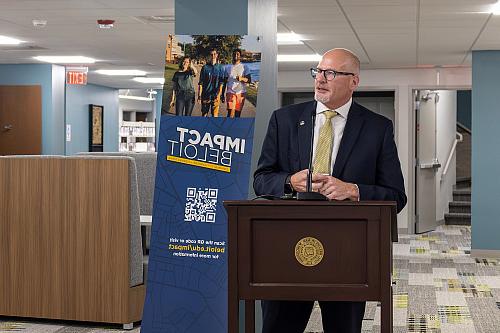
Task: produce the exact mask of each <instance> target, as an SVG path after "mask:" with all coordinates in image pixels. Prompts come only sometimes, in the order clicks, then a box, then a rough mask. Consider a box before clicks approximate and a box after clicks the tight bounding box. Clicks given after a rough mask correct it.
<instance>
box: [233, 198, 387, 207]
mask: <svg viewBox="0 0 500 333" xmlns="http://www.w3.org/2000/svg"><path fill="white" fill-rule="evenodd" d="M224 206H394V207H395V206H396V201H347V200H345V201H335V200H332V201H299V200H260V199H259V200H225V201H224Z"/></svg>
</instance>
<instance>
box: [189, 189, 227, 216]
mask: <svg viewBox="0 0 500 333" xmlns="http://www.w3.org/2000/svg"><path fill="white" fill-rule="evenodd" d="M218 193H219V190H218V189H214V188H205V189H201V188H198V189H197V188H195V187H188V189H187V193H186V210H185V212H184V221H186V222H210V223H214V222H215V210H216V209H217V194H218Z"/></svg>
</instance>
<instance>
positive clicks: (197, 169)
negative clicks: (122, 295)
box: [141, 115, 254, 333]
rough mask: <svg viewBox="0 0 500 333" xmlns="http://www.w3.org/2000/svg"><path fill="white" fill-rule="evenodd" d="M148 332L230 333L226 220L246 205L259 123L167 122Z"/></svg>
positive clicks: (160, 162)
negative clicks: (234, 206)
mask: <svg viewBox="0 0 500 333" xmlns="http://www.w3.org/2000/svg"><path fill="white" fill-rule="evenodd" d="M160 128H161V132H160V137H159V140H160V141H159V144H158V148H159V152H158V163H157V170H156V186H155V195H154V213H153V226H152V236H151V249H150V256H149V272H148V280H147V293H146V303H145V305H144V315H143V320H142V327H141V332H143V333H153V332H154V333H160V332H161V333H170V332H172V333H174V332H175V333H183V332H190V333H198V332H207V333H223V332H227V245H228V244H227V214H226V211H225V210H224V207H223V204H222V203H223V201H224V200H239V199H246V198H247V196H248V181H249V177H250V163H251V156H252V141H253V132H254V119H253V118H240V119H234V118H205V117H175V116H168V115H164V116H162V119H161V127H160Z"/></svg>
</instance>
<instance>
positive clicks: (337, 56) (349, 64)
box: [323, 48, 360, 74]
mask: <svg viewBox="0 0 500 333" xmlns="http://www.w3.org/2000/svg"><path fill="white" fill-rule="evenodd" d="M325 58H327V59H328V60H332V61H335V63H336V64H338V65H337V66H338V68H335V69H336V70H338V71H343V72H350V73H354V74H359V67H360V62H359V58H358V56H357V55H355V54H354V52H352V51H350V50H348V49H342V48H337V49H331V50H329V51H326V52H325V54H323V59H325Z"/></svg>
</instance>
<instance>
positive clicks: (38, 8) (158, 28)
mask: <svg viewBox="0 0 500 333" xmlns="http://www.w3.org/2000/svg"><path fill="white" fill-rule="evenodd" d="M173 15H174V0H142V1H138V0H0V35H7V36H10V37H15V38H18V39H21V40H23V41H27V42H28V43H26V44H22V45H23V47H26V46H39V47H43V48H46V50H35V51H32V50H28V51H5V48H2V47H0V63H33V62H36V61H34V60H33V59H32V57H33V56H36V55H83V56H88V57H93V58H96V59H98V60H99V62H97V63H96V64H95V65H92V66H89V82H92V83H97V84H101V85H106V86H111V87H116V88H142V87H144V88H148V87H150V85H145V84H141V83H137V82H134V81H132V80H131V78H130V77H127V78H123V77H122V78H117V77H107V76H103V75H98V74H95V73H93V72H92V71H94V70H96V69H117V68H120V69H140V70H144V71H146V72H147V73H148V76H151V77H163V66H164V61H165V60H164V55H165V45H166V40H167V35H168V34H169V33H173V31H174V23H173V20H172V22H171V23H148V22H146V21H145V20H144V19H141V18H137V17H139V16H170V17H172V18H173ZM33 19H43V20H47V21H48V23H47V26H46V27H45V28H43V29H37V28H34V27H33V24H32V20H33ZM98 19H113V20H115V21H116V22H115V26H114V28H113V29H109V30H103V29H99V28H98V26H97V20H98Z"/></svg>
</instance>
